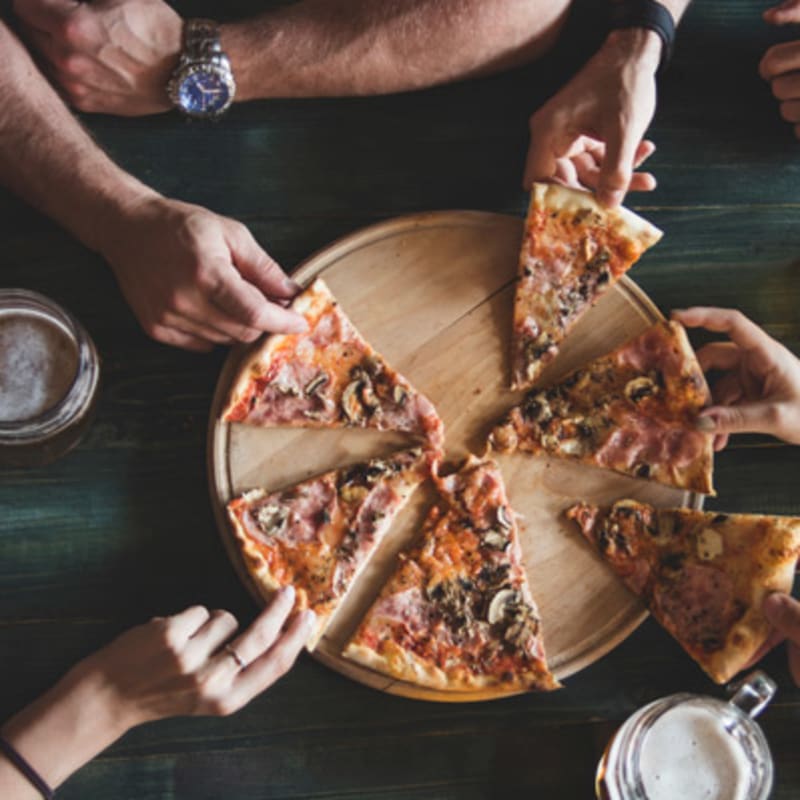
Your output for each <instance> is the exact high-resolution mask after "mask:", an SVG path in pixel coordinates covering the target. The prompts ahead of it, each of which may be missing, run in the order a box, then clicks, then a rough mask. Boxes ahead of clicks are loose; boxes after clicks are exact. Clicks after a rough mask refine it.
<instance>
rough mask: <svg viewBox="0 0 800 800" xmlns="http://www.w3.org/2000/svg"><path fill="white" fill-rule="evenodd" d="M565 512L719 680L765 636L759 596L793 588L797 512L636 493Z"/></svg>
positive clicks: (798, 543)
mask: <svg viewBox="0 0 800 800" xmlns="http://www.w3.org/2000/svg"><path fill="white" fill-rule="evenodd" d="M566 515H567V517H569V518H570V519H572V520H574V521H575V522H576V523H577V524H578V525H579V527H580V529H581V531H582V532H583V535H584V536H585V537H586V538H587V539H588V540H589V541H590V542H591V543H592V544H593V545H594V546H595V547H596V548H597V551H598V552H599V553H600V556H601V557H602V558H603V559H604V560H605V561H606V563H607V564H608V565H609V566H610V567H611V569H612V570H614V572H615V573H616V574H617V575H618V576H619V577H620V578H621V579H622V580H623V581H624V583H625V585H626V586H627V587H628V588H629V589H630V590H631V591H632V592H633V593H634V594H636V595H638V596H639V597H641V598H642V600H643V601H644V603H645V604H646V605H647V607H648V608H649V609H650V612H651V613H652V615H653V616H654V617H655V618H656V619H657V620H658V622H660V623H661V625H663V626H664V628H666V629H667V631H668V632H669V633H671V634H672V635H673V636H674V637H675V638H676V639H677V640H678V643H679V644H680V645H681V646H682V647H683V648H684V649H685V650H686V652H687V653H689V655H690V656H691V657H692V658H693V659H694V660H695V661H697V663H698V664H699V665H700V666H701V667H702V668H703V669H704V670H705V671H706V672H707V673H708V674H709V676H710V677H711V678H712V680H714V681H716V682H717V683H725V682H726V681H728V680H730V679H731V678H732V677H733V676H734V675H735V674H736V673H737V672H739V671H740V670H741V669H743V668H744V667H745V666H746V665H747V663H748V662H749V661H750V660H751V659H752V657H753V655H754V654H755V653H756V651H757V650H758V649H759V648H760V647H761V645H762V644H764V642H765V641H766V639H767V637H768V636H769V634H770V632H771V626H770V624H769V623H768V622H767V620H766V619H765V617H764V616H763V615H762V613H761V603H762V601H763V599H764V597H765V596H766V595H767V594H769V593H770V592H773V591H780V592H790V591H791V588H792V581H793V579H794V571H795V565H796V562H797V558H798V555H800V518H793V517H775V516H762V515H758V514H720V513H716V512H713V511H710V512H703V511H693V510H690V509H669V510H661V509H656V508H653V507H652V506H649V505H645V504H644V503H638V502H636V501H633V500H621V501H619V502H617V503H615V504H614V505H613V506H611V507H598V506H593V505H589V504H588V503H578V504H577V505H575V506H573V507H572V508H570V509H568V510H567V512H566Z"/></svg>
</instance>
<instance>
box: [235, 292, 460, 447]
mask: <svg viewBox="0 0 800 800" xmlns="http://www.w3.org/2000/svg"><path fill="white" fill-rule="evenodd" d="M291 307H292V309H293V310H294V311H296V312H297V313H298V314H302V315H303V316H304V317H305V319H306V321H307V322H308V330H307V331H306V332H304V333H292V334H273V335H271V336H269V337H268V338H267V339H266V340H265V341H264V343H263V345H261V347H260V348H259V349H258V350H256V352H255V353H253V354H252V355H251V356H250V358H248V359H247V361H246V362H245V363H244V364H243V365H242V367H241V369H240V370H239V373H238V375H237V377H236V379H235V380H234V382H233V386H232V388H231V392H230V396H229V400H228V404H227V406H226V408H225V410H224V411H223V414H222V418H223V419H224V420H225V421H226V422H244V423H247V424H250V425H260V426H264V427H273V426H280V425H290V426H299V427H314V428H330V427H343V426H349V427H361V428H377V429H378V430H382V431H400V432H404V433H410V434H415V435H417V436H419V437H422V438H424V439H426V440H427V441H428V442H429V443H430V445H431V446H432V447H434V448H436V449H440V448H441V446H442V443H443V441H444V427H443V425H442V421H441V420H440V419H439V416H438V415H437V413H436V409H435V408H434V407H433V404H432V403H431V402H430V400H428V399H427V398H426V397H425V396H424V395H422V394H420V393H419V392H418V391H416V389H414V388H413V387H412V386H411V384H410V383H409V382H408V381H407V380H406V379H405V378H404V377H403V376H402V375H400V374H399V373H397V372H395V371H394V370H393V369H392V368H391V367H390V366H389V365H388V364H387V363H386V361H385V360H384V359H383V357H382V356H381V355H379V354H378V353H376V352H375V350H373V348H372V347H371V346H370V345H369V344H368V343H367V342H366V341H365V340H364V338H363V337H362V336H361V334H360V333H359V332H358V331H357V330H356V328H355V326H354V325H353V323H352V322H351V321H350V320H349V319H348V317H347V315H346V314H345V313H344V312H343V311H342V309H341V307H340V306H339V303H338V302H337V301H336V299H335V298H334V297H333V295H332V294H331V292H330V290H329V289H328V287H327V286H326V285H325V282H324V281H323V280H322V279H321V278H317V280H315V281H314V282H313V283H312V284H311V285H310V286H309V287H308V288H307V289H306V290H305V291H303V292H302V293H300V294H299V295H298V296H297V297H296V298H295V299H294V301H293V302H292V306H291Z"/></svg>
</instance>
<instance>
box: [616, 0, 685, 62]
mask: <svg viewBox="0 0 800 800" xmlns="http://www.w3.org/2000/svg"><path fill="white" fill-rule="evenodd" d="M610 12H611V14H610V16H611V19H610V25H609V27H610V28H611V29H612V30H615V29H616V30H619V29H620V28H647V29H648V30H651V31H653V32H654V33H656V34H657V35H658V37H659V39H661V44H662V48H661V62H660V63H659V66H658V71H659V72H663V71H664V70H665V69H666V68H667V65H668V64H669V61H670V59H671V58H672V49H673V47H674V45H675V20H674V19H673V18H672V14H670V12H669V9H668V8H667V7H666V6H664V5H663V4H662V3H659V2H657V0H612V2H611V8H610Z"/></svg>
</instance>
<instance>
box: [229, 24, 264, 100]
mask: <svg viewBox="0 0 800 800" xmlns="http://www.w3.org/2000/svg"><path fill="white" fill-rule="evenodd" d="M246 39H247V25H246V24H242V23H241V22H223V23H222V24H220V26H219V40H220V46H221V47H222V51H223V52H224V53H225V54H226V55H227V56H228V59H229V61H230V62H231V72H232V73H233V77H234V80H235V81H236V102H239V101H247V100H256V99H257V95H256V94H254V93H253V92H252V86H251V81H250V76H249V74H248V72H247V64H246V61H245V58H244V53H245V52H246V50H247V44H246ZM261 44H262V45H263V44H264V43H261Z"/></svg>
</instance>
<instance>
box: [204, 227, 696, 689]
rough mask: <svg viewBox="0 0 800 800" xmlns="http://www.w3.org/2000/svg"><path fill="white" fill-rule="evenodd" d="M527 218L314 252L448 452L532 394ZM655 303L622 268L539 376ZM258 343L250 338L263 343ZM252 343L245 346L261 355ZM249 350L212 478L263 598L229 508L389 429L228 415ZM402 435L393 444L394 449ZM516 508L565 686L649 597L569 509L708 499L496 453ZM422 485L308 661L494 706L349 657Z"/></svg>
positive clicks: (214, 421)
mask: <svg viewBox="0 0 800 800" xmlns="http://www.w3.org/2000/svg"><path fill="white" fill-rule="evenodd" d="M521 236H522V224H521V221H520V219H519V218H517V217H508V216H502V215H497V214H486V213H477V212H438V213H430V214H424V215H412V216H407V217H399V218H396V219H393V220H388V221H386V222H384V223H380V224H378V225H373V226H371V227H369V228H366V229H364V230H362V231H359V232H356V233H354V234H352V235H351V236H348V237H346V238H345V239H343V240H340V241H339V242H336V243H334V244H332V245H331V246H330V247H328V248H325V249H324V250H323V251H321V252H320V253H317V254H316V255H314V256H312V257H311V258H310V259H309V260H308V261H307V262H305V263H304V264H303V265H302V266H301V267H300V268H299V269H298V271H297V273H296V278H297V280H298V281H299V282H300V283H301V284H302V285H306V284H308V283H310V282H311V281H312V280H313V279H314V278H315V277H318V276H322V277H323V278H324V279H325V281H326V283H327V284H328V286H330V288H331V290H332V291H333V293H334V296H335V297H336V299H337V300H338V301H339V302H340V303H341V305H342V308H343V309H344V310H345V312H346V313H347V314H348V316H349V317H350V319H352V321H353V322H354V324H355V325H356V327H357V328H358V329H359V330H360V331H361V333H362V334H363V335H364V336H365V337H366V338H367V340H368V341H369V342H370V343H371V344H372V345H373V346H374V347H376V349H377V350H378V352H380V353H381V354H382V355H383V356H384V357H385V358H387V359H388V361H389V363H391V364H392V365H393V366H394V367H395V368H397V369H399V370H400V372H401V373H402V374H404V375H405V376H406V377H407V378H408V379H409V380H410V381H411V382H412V384H413V385H414V386H415V387H416V388H417V389H419V390H420V391H422V392H423V393H424V394H425V395H426V396H427V397H428V398H430V399H431V400H432V401H433V403H434V405H435V406H436V408H437V410H438V412H439V414H440V416H441V418H442V420H443V422H444V425H445V430H446V442H445V460H446V461H448V462H450V463H451V464H455V463H458V462H460V461H461V460H462V459H464V458H465V457H466V456H467V455H468V454H469V453H470V452H472V453H476V454H480V453H482V452H483V451H484V448H485V440H486V436H487V433H488V431H489V430H490V429H491V426H492V424H493V422H495V421H496V420H498V419H499V418H500V417H501V416H502V415H503V414H504V413H505V412H506V410H507V409H508V408H509V407H510V406H511V405H512V404H514V403H515V402H517V401H518V399H519V398H520V397H521V396H522V393H521V392H511V391H509V390H508V388H507V386H508V382H509V375H510V364H509V350H510V345H509V332H510V330H511V310H512V306H513V294H514V285H515V278H516V274H517V261H518V254H519V244H520V239H521ZM658 319H661V315H660V313H659V311H658V309H657V308H656V307H655V306H654V305H653V304H652V302H651V301H650V300H649V299H648V298H647V296H646V295H644V294H643V293H642V292H641V291H640V290H639V289H638V287H637V286H636V284H635V283H633V281H631V280H630V279H628V278H626V279H624V280H623V281H622V282H621V283H619V284H617V286H616V287H615V288H614V289H613V290H612V291H611V292H610V293H609V294H608V295H606V296H605V297H604V298H603V299H602V300H601V301H600V302H599V303H598V304H597V306H596V307H595V308H593V309H591V310H590V311H589V312H588V313H587V314H586V315H585V316H584V317H583V318H582V319H581V321H580V322H579V323H578V324H577V325H576V326H575V328H574V329H573V331H572V332H571V334H570V335H569V337H568V338H567V339H566V341H565V342H564V344H563V346H562V348H561V352H560V354H559V356H558V358H557V360H556V361H555V362H554V363H553V365H552V366H551V367H550V368H549V369H548V371H547V372H546V373H545V374H544V375H543V376H542V385H546V384H547V383H548V381H550V380H557V379H558V377H559V376H561V375H565V374H566V373H568V372H570V371H571V370H572V369H574V368H575V367H577V366H580V365H581V364H584V363H586V362H587V361H589V360H591V359H592V358H595V357H596V356H598V355H602V354H604V353H606V352H609V351H610V350H613V349H614V348H615V347H617V346H618V345H619V344H621V343H622V342H624V341H627V340H628V339H630V338H633V337H634V336H636V335H638V334H639V333H640V332H641V331H643V330H644V329H646V328H647V327H648V326H649V325H650V324H652V323H653V322H655V321H656V320H658ZM258 346H259V344H258V343H256V344H254V345H253V346H252V348H257V347H258ZM252 348H251V349H252ZM249 352H250V349H247V350H245V349H244V348H242V349H239V350H234V351H233V352H232V353H231V356H230V358H229V359H228V361H227V362H226V364H225V367H224V368H223V371H222V373H221V375H220V380H219V382H218V384H217V391H216V395H215V398H214V402H213V403H212V407H211V415H210V420H209V482H210V486H211V500H212V504H213V506H214V512H215V516H216V518H217V522H218V525H219V528H220V534H221V535H222V537H223V540H224V542H225V544H226V547H227V549H228V551H229V554H230V555H231V558H232V559H233V562H234V566H235V568H236V569H237V571H238V572H239V574H240V575H241V576H242V580H243V581H244V583H245V585H247V586H248V587H249V588H250V590H251V593H252V594H253V595H254V596H255V597H256V598H258V599H259V600H260V601H261V602H263V599H262V598H263V596H264V593H263V591H261V590H260V588H259V586H258V585H257V584H256V583H254V582H253V580H252V579H251V577H250V575H249V574H248V573H247V569H246V567H245V565H244V561H243V559H242V556H241V552H240V548H239V545H238V543H237V541H236V539H235V537H234V535H233V532H232V530H231V527H230V524H229V522H228V520H227V514H226V511H225V507H226V504H227V502H228V501H229V500H231V499H232V498H233V497H235V496H238V495H239V494H241V493H242V492H244V491H248V490H249V489H252V488H255V487H263V488H266V489H267V490H268V491H275V490H277V489H279V488H282V487H284V486H290V485H292V484H294V483H297V482H298V481H300V480H303V479H305V478H307V477H309V476H310V475H313V474H318V473H320V472H324V471H327V470H328V469H331V468H333V467H337V466H339V465H341V464H347V463H353V462H354V461H359V460H363V459H365V458H368V457H369V456H370V455H371V454H373V455H374V454H378V455H381V454H384V453H386V452H387V439H388V437H387V436H386V435H385V434H371V433H370V434H367V435H365V432H364V431H361V430H357V431H319V430H308V429H306V430H303V429H288V428H271V429H260V428H254V427H252V426H248V425H230V424H227V423H223V422H221V421H220V420H219V416H220V413H221V409H222V408H223V406H224V404H225V403H226V402H227V399H228V397H229V394H230V387H231V384H232V382H233V380H235V376H236V375H237V374H238V371H239V369H240V367H241V365H242V363H244V361H245V360H246V359H247V357H248V356H249ZM398 444H399V442H398V441H397V440H392V441H391V446H390V449H391V447H394V448H396V447H397V446H398ZM498 462H499V464H500V467H501V471H502V473H503V476H504V480H505V484H506V487H507V491H508V495H509V498H510V501H511V504H512V506H513V508H514V509H515V511H516V512H517V514H519V515H520V521H521V524H520V541H521V544H522V550H523V557H524V559H525V565H526V571H527V574H528V580H529V583H530V586H531V589H532V591H533V594H534V597H535V598H536V602H537V604H538V607H539V610H540V612H541V615H542V621H543V629H544V636H545V647H546V651H547V658H548V663H549V664H550V667H551V669H552V670H553V671H554V673H555V675H556V676H557V678H558V679H559V680H563V679H565V678H567V677H569V676H570V675H573V674H575V673H576V672H578V671H579V670H581V669H583V668H585V667H586V666H588V665H589V664H591V663H593V662H594V661H596V660H597V659H598V658H600V657H601V656H603V655H605V653H607V652H608V651H609V650H610V649H611V648H612V647H614V646H615V645H616V644H618V643H619V642H620V641H621V640H622V639H623V638H624V637H625V636H627V635H628V634H629V633H630V632H631V631H632V630H633V629H634V628H635V627H636V626H637V625H639V624H640V623H641V622H642V620H643V619H644V617H645V614H644V612H643V609H642V607H641V605H640V604H639V603H638V602H637V601H636V600H635V599H634V598H633V597H632V596H631V595H630V594H629V593H628V592H627V591H625V589H624V588H623V587H622V586H621V585H620V584H619V582H618V581H616V580H615V579H614V578H613V576H612V575H611V574H610V573H609V571H608V570H607V569H606V568H605V567H604V566H603V565H602V564H601V563H599V561H598V560H597V559H596V558H595V556H594V554H593V553H591V552H590V549H589V548H587V547H586V545H585V543H584V542H583V540H582V539H581V537H580V536H578V535H577V531H576V529H575V528H574V527H573V526H572V524H571V523H569V522H567V521H566V520H565V519H564V518H563V516H562V512H563V510H564V509H565V508H567V507H568V506H570V505H571V504H572V503H574V502H576V501H578V500H580V499H583V500H587V499H588V500H590V501H592V502H597V503H608V502H613V501H615V500H617V499H619V498H620V497H627V496H636V497H638V498H646V499H647V502H650V503H653V504H655V505H661V506H674V505H682V504H690V505H692V506H695V507H699V506H700V504H701V501H700V498H699V497H698V496H694V495H690V494H689V493H686V492H681V491H678V490H674V489H671V488H669V487H665V486H661V485H658V484H654V483H652V482H646V481H637V480H632V479H628V478H625V477H623V476H618V475H616V474H615V473H612V472H609V471H607V470H597V469H591V468H586V467H584V466H581V465H578V464H575V463H573V462H571V461H568V460H562V459H557V458H553V459H545V458H531V457H530V456H526V455H524V454H515V455H511V456H500V457H498ZM430 495H431V492H430V491H427V492H425V491H420V492H417V493H416V495H415V496H414V497H413V498H412V500H411V502H410V503H409V505H408V507H407V508H406V509H405V510H404V512H403V513H402V514H401V515H400V516H399V518H398V520H397V521H396V522H395V524H394V525H393V526H392V528H391V529H390V531H389V532H388V535H387V536H386V537H385V539H384V540H383V542H382V544H381V545H380V547H379V548H378V550H377V552H376V553H375V555H374V557H372V558H371V559H370V561H369V563H368V564H367V565H366V568H365V570H364V573H363V574H362V575H361V576H360V577H359V579H358V580H357V581H356V583H355V585H354V587H353V590H352V591H351V592H350V594H349V595H348V597H347V598H346V600H345V601H344V602H343V603H342V606H341V607H340V608H339V609H338V610H337V612H336V613H335V615H334V617H333V619H332V621H331V624H330V626H329V627H328V630H327V632H326V634H325V636H324V637H323V639H322V640H321V642H320V643H319V644H318V646H317V648H316V650H315V651H314V656H315V657H316V658H318V659H319V660H320V661H322V662H323V663H324V664H327V665H328V666H330V667H331V668H333V669H335V670H337V671H339V672H341V673H342V674H343V675H346V676H348V677H350V678H352V679H354V680H357V681H359V682H361V683H364V684H365V685H367V686H371V687H373V688H377V689H381V690H382V691H386V692H390V693H392V694H399V695H401V696H404V697H411V698H415V699H421V700H435V701H440V702H459V701H461V702H465V701H475V700H491V699H496V698H498V697H503V696H505V695H506V694H507V693H506V692H501V691H499V690H497V689H494V690H485V691H481V692H440V691H434V690H432V689H426V688H422V687H418V686H414V685H412V684H409V683H407V682H404V681H394V680H391V679H387V677H386V676H385V675H382V674H380V673H377V672H375V671H373V670H371V669H367V668H365V667H362V666H360V665H358V664H355V663H353V662H352V661H349V660H347V659H345V658H343V657H342V656H341V651H342V650H343V648H344V646H345V645H346V643H347V641H348V640H349V638H350V636H351V635H352V634H353V632H354V630H355V628H356V626H357V625H358V622H359V621H360V620H361V619H362V618H363V616H364V614H365V613H366V611H367V609H368V608H369V606H370V605H371V603H372V601H373V600H374V599H375V597H376V596H377V594H378V592H379V591H380V589H381V587H382V585H383V584H384V582H385V581H386V579H387V578H388V576H389V575H391V574H392V572H393V570H394V568H395V564H396V556H397V553H398V552H400V551H401V550H402V549H404V548H405V547H406V546H408V544H409V543H410V542H411V541H413V539H414V538H415V537H416V535H417V533H418V531H419V529H420V526H421V524H422V520H423V519H424V516H425V513H426V511H427V509H428V507H429V505H430V501H431V497H430Z"/></svg>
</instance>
